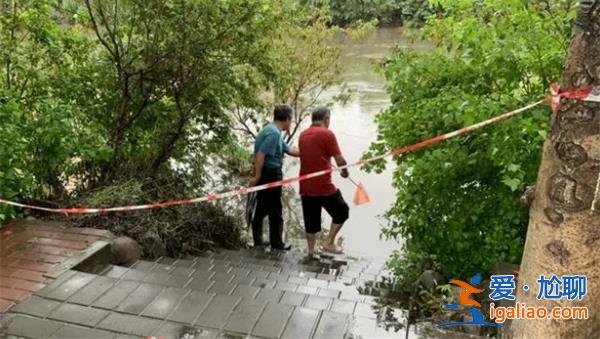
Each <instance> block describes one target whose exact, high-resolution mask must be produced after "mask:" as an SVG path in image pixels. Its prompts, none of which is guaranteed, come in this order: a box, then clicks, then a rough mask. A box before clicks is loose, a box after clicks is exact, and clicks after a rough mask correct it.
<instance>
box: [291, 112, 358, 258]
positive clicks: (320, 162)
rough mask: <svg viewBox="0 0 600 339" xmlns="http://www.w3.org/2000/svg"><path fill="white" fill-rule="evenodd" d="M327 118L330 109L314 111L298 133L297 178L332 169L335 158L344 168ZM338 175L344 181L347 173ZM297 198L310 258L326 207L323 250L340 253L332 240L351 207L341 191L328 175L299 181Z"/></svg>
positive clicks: (313, 252)
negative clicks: (327, 223) (326, 230)
mask: <svg viewBox="0 0 600 339" xmlns="http://www.w3.org/2000/svg"><path fill="white" fill-rule="evenodd" d="M330 118H331V111H330V110H329V109H327V108H325V107H321V108H317V109H315V110H314V111H313V113H312V125H311V126H310V127H309V128H307V129H306V130H304V131H303V132H302V133H301V134H300V141H299V147H300V175H304V174H308V173H313V172H317V171H322V170H326V169H329V168H331V163H330V159H331V158H334V159H335V162H336V163H337V165H338V166H345V165H346V160H345V159H344V157H343V156H342V152H340V147H339V146H338V143H337V140H336V138H335V135H334V134H333V132H332V131H330V130H329V129H328V127H329V122H330ZM341 174H342V177H344V178H347V177H348V170H347V169H343V170H342V171H341ZM300 195H301V196H302V212H303V214H304V228H305V230H306V241H307V243H308V255H309V257H312V256H313V255H315V254H316V252H315V243H316V233H318V232H320V231H321V209H322V208H325V210H326V211H327V213H329V215H330V216H331V218H332V219H333V220H332V223H331V230H330V231H329V234H328V235H327V238H326V240H325V243H324V244H323V250H325V251H327V252H332V253H342V249H341V248H339V247H338V246H336V244H335V237H336V236H337V234H338V232H339V231H340V229H341V228H342V225H343V224H344V222H345V221H346V220H348V216H349V211H350V208H349V207H348V204H347V203H346V202H345V201H344V198H343V197H342V193H341V192H340V190H339V189H337V188H336V187H335V185H334V184H333V182H332V181H331V174H327V175H322V176H319V177H316V178H312V179H308V180H303V181H301V182H300Z"/></svg>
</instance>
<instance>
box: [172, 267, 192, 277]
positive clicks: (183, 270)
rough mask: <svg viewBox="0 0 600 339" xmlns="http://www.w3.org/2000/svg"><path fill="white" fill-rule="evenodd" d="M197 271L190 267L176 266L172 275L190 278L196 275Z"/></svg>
mask: <svg viewBox="0 0 600 339" xmlns="http://www.w3.org/2000/svg"><path fill="white" fill-rule="evenodd" d="M195 271H196V270H195V269H193V268H190V267H180V266H176V267H174V268H173V270H172V271H171V274H172V275H181V276H185V277H189V276H190V275H192V273H194V272H195Z"/></svg>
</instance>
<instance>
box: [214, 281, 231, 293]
mask: <svg viewBox="0 0 600 339" xmlns="http://www.w3.org/2000/svg"><path fill="white" fill-rule="evenodd" d="M234 288H235V285H234V284H228V283H225V282H219V281H215V283H214V284H213V285H212V286H211V287H210V288H209V289H208V292H210V293H215V294H230V293H231V291H233V289H234Z"/></svg>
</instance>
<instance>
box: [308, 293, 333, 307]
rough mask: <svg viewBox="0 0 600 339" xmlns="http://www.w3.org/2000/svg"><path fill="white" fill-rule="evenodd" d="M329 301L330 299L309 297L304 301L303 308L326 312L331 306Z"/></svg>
mask: <svg viewBox="0 0 600 339" xmlns="http://www.w3.org/2000/svg"><path fill="white" fill-rule="evenodd" d="M331 301H332V299H331V298H327V297H319V296H315V295H311V296H309V297H308V298H307V299H306V303H305V304H304V306H306V307H308V308H314V309H316V310H327V309H329V305H331Z"/></svg>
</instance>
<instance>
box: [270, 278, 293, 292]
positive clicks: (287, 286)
mask: <svg viewBox="0 0 600 339" xmlns="http://www.w3.org/2000/svg"><path fill="white" fill-rule="evenodd" d="M274 288H275V289H277V290H281V291H290V292H296V290H297V289H298V285H296V284H292V283H289V282H285V281H278V282H277V284H275V287H274Z"/></svg>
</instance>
